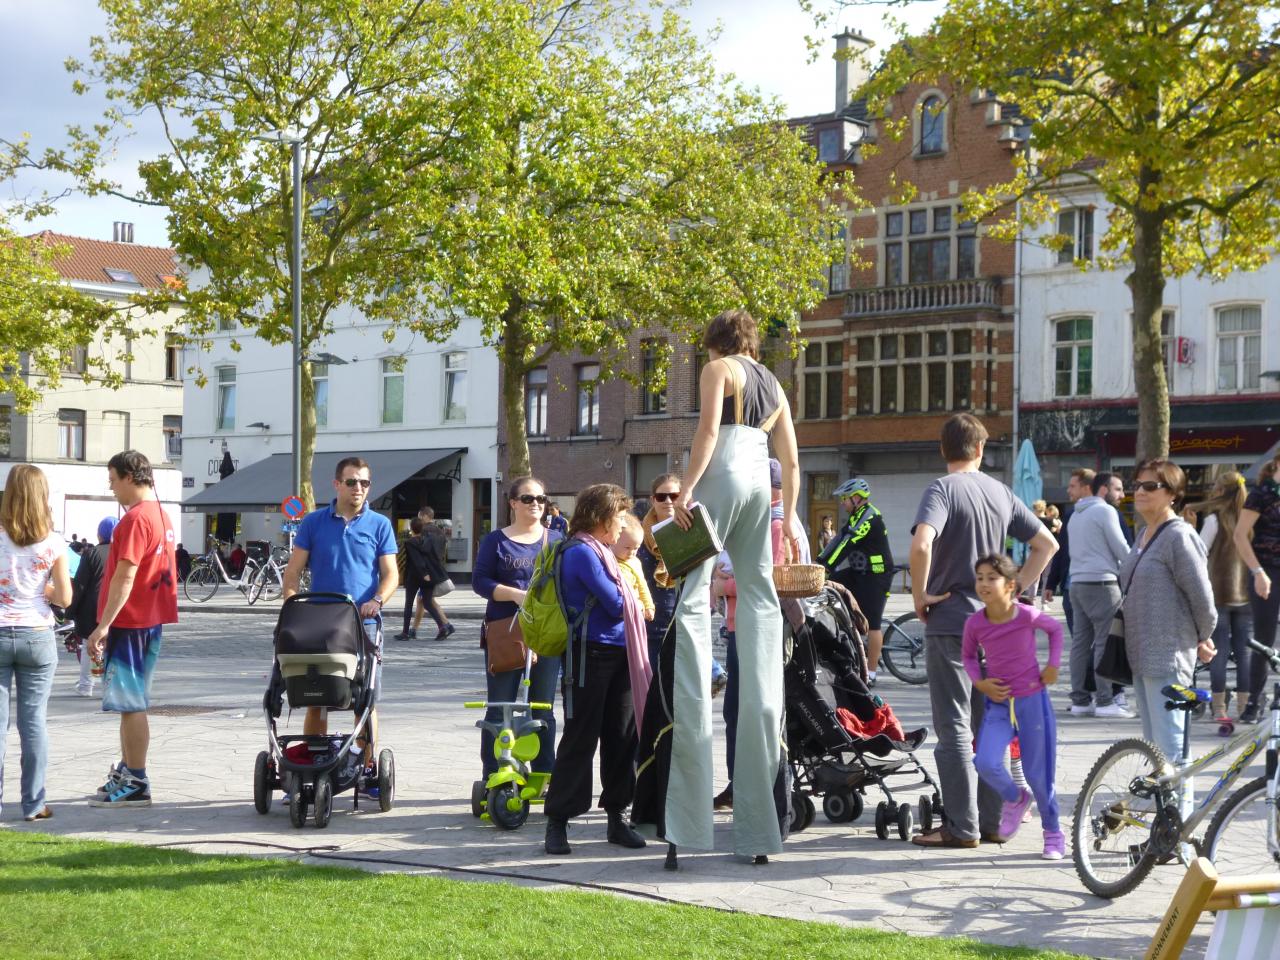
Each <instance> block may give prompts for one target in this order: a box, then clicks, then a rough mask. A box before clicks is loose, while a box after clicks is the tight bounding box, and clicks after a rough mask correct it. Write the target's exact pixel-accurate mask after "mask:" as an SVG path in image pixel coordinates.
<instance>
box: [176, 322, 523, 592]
mask: <svg viewBox="0 0 1280 960" xmlns="http://www.w3.org/2000/svg"><path fill="white" fill-rule="evenodd" d="M333 322H334V331H333V333H332V334H331V335H329V336H328V337H327V338H326V339H325V341H324V343H323V344H320V345H317V346H316V347H314V348H313V349H312V351H311V352H310V354H309V357H310V359H311V360H312V369H313V375H314V378H315V382H316V420H317V427H316V442H315V463H314V468H313V474H312V476H313V483H314V485H315V495H316V500H317V502H318V503H325V502H327V501H328V500H329V499H331V498H332V496H333V487H332V484H331V481H332V469H333V464H334V463H336V461H337V460H338V459H339V458H341V457H343V456H348V455H358V456H362V457H364V458H365V459H366V460H368V461H369V462H370V465H371V468H372V475H373V488H372V491H371V497H372V503H373V506H374V508H375V509H377V510H378V511H379V512H382V513H384V514H386V515H387V516H388V517H389V518H390V519H391V520H392V522H393V523H394V524H395V526H396V529H397V531H403V530H405V529H407V527H408V523H409V520H410V518H412V517H413V516H414V515H416V514H417V512H418V510H419V509H420V508H421V507H422V506H424V505H430V506H431V507H432V508H433V509H434V510H435V512H436V517H437V519H441V520H448V521H449V524H448V526H449V527H450V529H451V540H450V544H449V560H450V563H449V567H450V569H451V570H452V571H455V572H458V573H464V574H465V573H466V572H468V571H470V570H471V567H472V561H473V558H474V555H475V547H476V543H477V542H478V540H479V538H480V537H482V536H483V535H484V533H487V532H488V531H489V530H490V529H491V525H492V523H493V518H494V504H495V503H496V499H497V498H496V484H497V480H496V477H497V417H498V360H497V354H496V352H495V351H494V349H493V348H492V347H489V346H486V345H484V343H483V338H482V335H481V325H480V322H479V321H477V320H472V319H463V320H462V321H461V323H460V324H459V325H458V327H457V329H456V330H455V331H454V332H453V334H452V335H451V336H450V337H449V338H448V339H447V340H446V341H444V342H442V343H431V342H428V341H426V340H424V339H423V337H422V336H421V335H418V334H415V333H413V332H411V331H406V330H396V331H394V333H392V334H391V339H390V340H387V339H384V334H389V333H391V331H390V329H389V327H388V325H387V324H384V323H370V322H369V321H368V320H366V319H365V318H364V317H363V316H362V315H361V314H360V313H359V312H358V311H356V310H354V309H350V308H344V309H340V310H339V311H337V313H336V315H335V316H334V318H333ZM206 340H207V343H208V347H209V349H202V348H200V346H199V345H189V346H188V347H187V348H186V350H185V351H184V360H183V362H184V366H185V367H188V368H193V369H195V370H198V371H200V372H201V373H203V374H204V377H205V378H206V380H207V384H206V385H205V386H204V387H203V388H202V387H199V386H197V385H196V384H195V382H194V380H195V379H196V375H195V374H192V375H191V376H189V377H188V381H189V383H188V386H187V389H186V391H185V394H184V411H183V416H184V424H185V427H186V429H185V435H184V445H185V448H186V450H187V459H186V461H185V462H184V465H183V466H184V470H183V486H184V490H183V493H184V500H185V501H187V502H185V503H184V507H183V510H184V513H183V531H182V532H183V540H184V543H185V544H186V546H187V549H188V550H190V551H191V552H192V553H193V554H194V553H196V552H198V551H200V550H202V549H206V547H207V537H208V535H209V534H210V533H211V532H212V530H213V527H214V524H215V519H214V518H215V516H216V515H217V514H218V513H220V512H221V513H234V514H238V516H239V526H238V532H237V534H236V539H237V540H239V541H240V542H244V541H246V540H258V539H261V540H269V541H271V542H273V543H279V542H282V541H283V523H284V521H285V517H284V516H283V515H282V514H281V513H280V508H279V505H280V502H281V500H282V499H283V498H284V497H286V496H288V495H290V494H294V493H297V491H294V490H290V489H288V487H289V485H290V481H289V479H288V478H289V477H290V476H291V468H290V463H291V459H290V453H291V450H292V440H291V422H292V376H293V372H292V368H291V358H292V348H291V346H289V345H288V344H284V345H279V346H272V345H270V344H268V343H266V342H265V341H263V340H260V339H258V338H257V337H255V336H253V335H252V333H251V332H248V331H243V330H234V329H228V330H220V331H217V332H215V333H211V334H208V335H207V337H206ZM233 343H234V344H236V346H237V347H238V349H235V348H233ZM322 360H325V361H328V362H319V361H322ZM224 452H226V453H229V454H230V457H231V460H232V463H233V465H234V466H235V467H236V471H237V472H236V474H233V475H232V476H231V477H230V478H229V479H228V480H226V481H221V480H220V473H219V469H220V465H221V463H222V460H223V455H224ZM219 483H222V484H224V486H223V488H222V489H223V490H226V491H228V493H227V494H226V495H225V496H222V497H221V502H218V501H219V497H220V494H219V493H218V492H216V491H215V490H214V488H215V485H217V484H219ZM233 484H234V486H233ZM206 491H207V492H206ZM233 492H234V494H233ZM200 494H204V495H203V496H198V495H200ZM193 498H196V501H195V502H194V503H193V502H190V501H192V499H193Z"/></svg>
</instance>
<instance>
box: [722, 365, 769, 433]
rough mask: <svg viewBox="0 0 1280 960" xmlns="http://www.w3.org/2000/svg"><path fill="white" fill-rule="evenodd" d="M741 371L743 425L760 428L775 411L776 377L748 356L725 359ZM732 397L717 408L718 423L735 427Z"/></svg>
mask: <svg viewBox="0 0 1280 960" xmlns="http://www.w3.org/2000/svg"><path fill="white" fill-rule="evenodd" d="M727 362H728V363H729V364H730V365H734V364H736V365H737V367H738V369H740V370H741V371H742V376H743V381H742V385H741V389H742V421H741V422H742V425H743V426H748V427H757V428H759V427H760V426H761V425H762V424H764V423H765V422H766V421H767V420H768V419H769V418H770V417H771V416H773V413H774V411H775V410H777V409H778V378H777V377H775V376H774V375H773V373H772V372H771V371H770V370H768V369H767V368H765V367H764V366H762V365H761V364H759V363H757V362H756V361H754V360H752V359H751V358H750V357H731V358H727ZM735 410H736V404H735V398H734V397H725V398H724V403H723V405H722V406H721V409H720V424H721V426H724V425H726V424H736V423H738V420H737V419H736V417H735Z"/></svg>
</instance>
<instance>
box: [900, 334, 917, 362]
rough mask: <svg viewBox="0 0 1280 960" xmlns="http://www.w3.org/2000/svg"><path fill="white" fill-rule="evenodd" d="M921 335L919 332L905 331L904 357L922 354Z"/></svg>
mask: <svg viewBox="0 0 1280 960" xmlns="http://www.w3.org/2000/svg"><path fill="white" fill-rule="evenodd" d="M920 345H921V335H920V334H918V333H904V334H903V335H902V355H903V356H904V357H918V356H920Z"/></svg>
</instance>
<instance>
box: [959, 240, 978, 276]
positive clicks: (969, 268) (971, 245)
mask: <svg viewBox="0 0 1280 960" xmlns="http://www.w3.org/2000/svg"><path fill="white" fill-rule="evenodd" d="M977 251H978V238H977V237H973V236H965V237H960V238H958V239H957V240H956V277H957V278H958V279H960V280H967V279H969V278H970V277H973V276H975V275H976V271H977Z"/></svg>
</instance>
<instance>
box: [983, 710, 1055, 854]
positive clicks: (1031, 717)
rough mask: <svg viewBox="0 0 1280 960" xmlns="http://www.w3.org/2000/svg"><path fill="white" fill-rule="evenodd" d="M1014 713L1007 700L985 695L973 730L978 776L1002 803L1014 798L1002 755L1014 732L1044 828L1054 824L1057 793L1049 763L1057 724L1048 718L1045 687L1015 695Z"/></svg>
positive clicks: (1052, 762)
mask: <svg viewBox="0 0 1280 960" xmlns="http://www.w3.org/2000/svg"><path fill="white" fill-rule="evenodd" d="M1012 702H1013V713H1014V715H1015V716H1016V717H1017V727H1016V728H1015V727H1014V722H1013V718H1012V717H1010V715H1009V713H1010V711H1009V702H1008V701H1006V702H1005V703H994V702H993V701H991V700H988V701H987V707H986V712H985V713H984V714H983V717H982V729H981V730H979V731H978V750H977V753H976V754H975V756H974V758H973V763H974V766H975V767H977V768H978V776H979V777H981V778H982V781H983V783H985V784H987V786H989V787H991V789H993V790H995V791H996V792H997V793H998V794H1000V797H1001V799H1003V800H1004V801H1005V802H1006V803H1012V802H1013V801H1015V800H1017V799H1018V786H1017V785H1016V784H1015V783H1014V782H1013V778H1012V777H1011V776H1009V769H1008V767H1006V766H1005V762H1004V757H1005V753H1006V752H1007V751H1008V749H1009V744H1010V743H1012V742H1013V738H1014V737H1015V736H1016V737H1017V738H1018V743H1019V744H1020V745H1021V747H1022V772H1023V773H1024V774H1026V777H1027V783H1028V784H1029V785H1030V787H1031V793H1032V795H1033V796H1034V797H1035V798H1036V806H1037V807H1038V808H1039V810H1040V823H1041V826H1043V827H1044V829H1045V830H1049V831H1055V832H1056V831H1057V830H1058V795H1057V793H1056V792H1055V791H1054V788H1053V774H1054V767H1055V765H1056V762H1057V754H1058V728H1057V724H1056V723H1055V722H1054V719H1053V704H1052V703H1051V702H1050V700H1049V691H1048V690H1045V689H1041V690H1039V691H1037V692H1036V693H1033V694H1031V695H1030V696H1026V697H1014V698H1013V700H1012Z"/></svg>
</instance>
